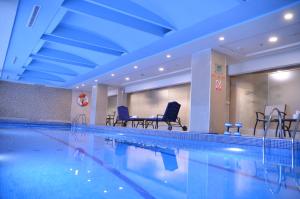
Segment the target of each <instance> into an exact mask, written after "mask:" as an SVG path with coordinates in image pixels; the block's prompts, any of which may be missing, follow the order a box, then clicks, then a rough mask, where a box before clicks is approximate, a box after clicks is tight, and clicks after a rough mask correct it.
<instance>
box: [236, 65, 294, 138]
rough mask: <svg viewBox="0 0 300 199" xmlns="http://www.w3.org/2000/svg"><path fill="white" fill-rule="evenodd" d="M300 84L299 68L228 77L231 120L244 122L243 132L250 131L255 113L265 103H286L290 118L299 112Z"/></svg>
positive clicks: (262, 110) (262, 109)
mask: <svg viewBox="0 0 300 199" xmlns="http://www.w3.org/2000/svg"><path fill="white" fill-rule="evenodd" d="M299 85H300V68H295V69H290V70H282V71H279V72H278V71H274V72H261V73H254V74H246V75H239V76H235V77H231V89H230V92H231V93H230V98H231V101H230V121H231V122H236V121H240V122H243V123H244V131H245V132H246V133H251V134H252V132H253V128H254V124H255V121H256V115H255V112H256V111H259V112H264V109H265V105H282V104H285V105H286V113H287V117H289V118H290V117H292V115H293V114H294V113H295V112H296V111H297V110H299V111H300V94H299V92H298V90H299ZM259 128H260V129H261V128H262V126H261V125H260V126H259Z"/></svg>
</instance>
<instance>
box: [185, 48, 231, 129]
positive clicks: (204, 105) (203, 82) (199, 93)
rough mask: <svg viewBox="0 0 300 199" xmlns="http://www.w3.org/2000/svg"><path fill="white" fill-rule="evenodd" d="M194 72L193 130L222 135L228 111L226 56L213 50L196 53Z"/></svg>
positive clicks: (192, 99) (192, 84)
mask: <svg viewBox="0 0 300 199" xmlns="http://www.w3.org/2000/svg"><path fill="white" fill-rule="evenodd" d="M191 69H192V70H191V71H192V72H191V73H192V74H191V111H190V130H191V131H199V132H217V133H222V132H223V131H224V127H223V125H224V123H225V121H226V119H227V118H228V107H229V106H228V103H227V94H228V92H226V90H227V89H228V88H227V63H226V56H225V55H224V54H221V53H219V52H217V51H214V50H212V49H207V50H204V51H200V52H197V53H194V54H193V55H192V60H191Z"/></svg>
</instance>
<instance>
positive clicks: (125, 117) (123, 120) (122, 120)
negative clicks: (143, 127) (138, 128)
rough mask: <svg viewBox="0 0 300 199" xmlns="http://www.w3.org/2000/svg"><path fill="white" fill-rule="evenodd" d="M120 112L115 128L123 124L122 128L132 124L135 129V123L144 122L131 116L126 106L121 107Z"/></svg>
mask: <svg viewBox="0 0 300 199" xmlns="http://www.w3.org/2000/svg"><path fill="white" fill-rule="evenodd" d="M117 110H118V117H117V119H116V121H115V123H114V126H116V125H117V124H121V126H124V127H125V126H127V123H128V122H131V126H132V127H134V122H143V121H144V119H143V118H132V117H130V115H129V111H128V107H126V106H119V107H118V108H117Z"/></svg>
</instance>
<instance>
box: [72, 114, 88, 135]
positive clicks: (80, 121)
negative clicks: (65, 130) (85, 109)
mask: <svg viewBox="0 0 300 199" xmlns="http://www.w3.org/2000/svg"><path fill="white" fill-rule="evenodd" d="M79 125H85V126H86V125H87V122H86V115H85V114H78V115H77V116H76V117H75V118H74V119H73V121H72V127H71V131H75V132H76V131H77V128H78V126H79Z"/></svg>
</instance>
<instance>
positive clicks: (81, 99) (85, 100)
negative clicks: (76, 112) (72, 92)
mask: <svg viewBox="0 0 300 199" xmlns="http://www.w3.org/2000/svg"><path fill="white" fill-rule="evenodd" d="M77 104H78V105H79V106H82V107H84V106H87V105H89V99H88V97H87V95H86V94H85V93H80V95H79V96H78V99H77Z"/></svg>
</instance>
